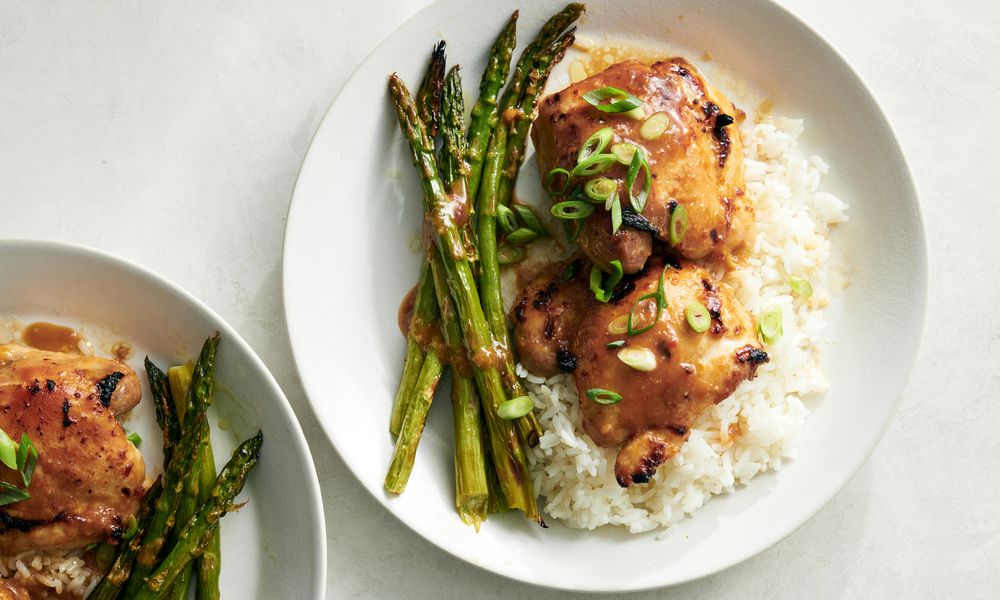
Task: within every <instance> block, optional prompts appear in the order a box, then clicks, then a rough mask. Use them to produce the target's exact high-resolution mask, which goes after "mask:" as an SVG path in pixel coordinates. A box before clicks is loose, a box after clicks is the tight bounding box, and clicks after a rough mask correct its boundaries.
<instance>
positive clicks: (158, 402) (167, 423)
mask: <svg viewBox="0 0 1000 600" xmlns="http://www.w3.org/2000/svg"><path fill="white" fill-rule="evenodd" d="M143 362H144V363H145V365H146V376H147V377H148V378H149V389H150V391H151V392H152V393H153V394H152V395H153V403H154V405H155V406H156V423H157V424H158V425H159V426H160V431H162V432H163V462H164V463H168V462H170V455H171V453H172V452H173V449H174V445H175V444H177V440H178V438H180V437H181V427H180V418H179V417H178V415H177V410H176V408H175V407H174V400H173V396H172V395H171V393H170V382H169V380H168V378H167V375H166V373H164V372H163V371H161V370H160V369H159V368H158V367H157V366H156V365H154V364H153V361H151V360H149V357H148V356H147V357H146V359H145V360H144V361H143Z"/></svg>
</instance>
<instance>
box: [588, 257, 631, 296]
mask: <svg viewBox="0 0 1000 600" xmlns="http://www.w3.org/2000/svg"><path fill="white" fill-rule="evenodd" d="M608 266H610V267H611V270H612V272H611V274H610V275H609V276H608V278H607V279H604V271H602V270H601V268H600V267H598V266H597V265H594V266H592V267H591V268H590V291H592V292H594V298H596V299H597V301H598V302H603V303H605V304H607V303H608V301H610V300H611V295H612V293H613V292H614V290H615V286H616V285H618V282H619V281H621V280H622V275H624V271H622V263H621V261H620V260H613V261H611V262H609V263H608Z"/></svg>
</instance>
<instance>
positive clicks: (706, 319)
mask: <svg viewBox="0 0 1000 600" xmlns="http://www.w3.org/2000/svg"><path fill="white" fill-rule="evenodd" d="M684 318H685V319H687V322H688V325H690V326H691V329H693V330H695V331H697V332H698V333H704V332H706V331H708V327H709V326H710V325H711V324H712V315H711V314H709V312H708V309H707V308H705V305H704V304H702V303H701V302H692V303H691V304H688V305H687V306H686V307H684Z"/></svg>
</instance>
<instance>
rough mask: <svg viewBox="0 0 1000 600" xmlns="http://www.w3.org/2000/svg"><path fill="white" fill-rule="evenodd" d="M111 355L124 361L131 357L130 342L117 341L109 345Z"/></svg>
mask: <svg viewBox="0 0 1000 600" xmlns="http://www.w3.org/2000/svg"><path fill="white" fill-rule="evenodd" d="M111 356H114V357H115V358H116V359H118V360H120V361H122V362H125V361H126V360H128V359H129V358H131V357H132V344H130V343H128V342H118V343H117V344H115V345H114V346H112V347H111Z"/></svg>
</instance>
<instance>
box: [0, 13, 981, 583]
mask: <svg viewBox="0 0 1000 600" xmlns="http://www.w3.org/2000/svg"><path fill="white" fill-rule="evenodd" d="M783 3H784V4H786V5H787V6H788V7H789V8H790V9H791V10H792V11H793V12H795V13H796V14H798V15H800V16H801V17H802V18H803V19H805V20H806V21H807V22H808V23H809V24H810V25H812V26H813V27H814V28H815V29H816V30H818V31H819V32H820V33H821V34H822V35H823V36H825V37H826V38H827V39H828V40H830V41H831V42H832V43H833V44H834V45H835V46H836V47H837V48H838V49H839V50H840V51H841V52H842V53H843V54H844V55H845V56H846V58H847V59H848V60H849V61H850V62H851V63H852V64H853V65H854V66H855V68H856V69H857V70H858V71H859V72H860V73H861V75H862V76H863V77H864V78H865V80H866V81H867V82H868V83H869V85H870V86H871V88H872V90H873V91H874V93H875V96H876V97H877V98H878V99H879V101H880V102H881V103H882V105H883V106H884V107H885V109H886V111H887V113H888V114H889V117H890V120H891V121H892V123H893V125H894V126H895V127H896V130H897V132H898V135H899V137H900V140H901V143H902V145H903V149H904V151H905V153H906V156H907V157H908V159H909V161H910V165H911V167H912V168H913V171H914V173H915V176H916V180H917V187H918V190H919V192H920V196H921V201H922V204H923V209H924V215H925V218H926V220H927V223H928V231H929V233H930V236H929V239H930V249H929V251H930V282H931V283H930V285H931V287H930V298H929V303H928V313H927V315H928V319H927V325H926V329H925V334H924V339H923V344H922V346H921V351H920V354H919V356H918V359H917V364H916V367H915V370H914V373H913V376H912V378H911V380H910V384H909V386H908V387H907V389H906V392H905V398H904V399H903V402H902V404H901V406H900V410H899V413H898V416H897V417H896V419H895V421H894V422H893V424H892V426H891V427H890V429H889V431H888V432H887V434H886V436H885V438H884V439H883V441H882V443H881V444H880V445H879V447H878V449H877V450H876V451H875V453H874V454H873V456H872V457H871V459H870V460H869V461H868V463H867V464H866V465H865V466H864V468H862V469H861V471H860V472H859V473H858V475H857V476H856V477H855V478H854V479H853V480H852V481H851V482H850V483H849V484H848V485H847V487H846V488H844V490H843V491H842V492H841V493H840V494H839V495H838V496H837V497H836V498H835V499H834V500H833V501H832V502H831V503H830V504H829V505H828V506H827V507H826V508H824V509H823V510H822V511H820V512H819V514H817V515H816V517H815V518H813V519H812V520H811V521H809V522H808V523H807V524H806V525H805V526H803V527H802V528H801V529H800V530H798V531H797V532H795V533H794V534H792V535H791V536H789V537H788V538H787V539H786V540H785V541H783V542H781V543H779V544H778V545H776V546H775V547H773V548H771V549H770V550H768V551H766V552H764V553H762V554H761V555H759V556H757V557H756V558H753V559H751V560H749V561H747V562H745V563H743V564H741V565H739V566H736V567H734V568H732V569H730V570H728V571H726V572H723V573H721V574H719V575H716V576H714V577H711V578H708V579H705V580H703V581H698V582H695V583H692V584H689V585H685V586H681V587H679V588H675V589H672V590H668V591H660V592H653V593H647V594H640V595H639V596H640V597H671V598H673V597H677V598H681V597H684V598H749V597H764V596H767V597H774V598H813V597H817V598H834V597H855V598H898V597H907V598H924V597H928V598H987V597H991V598H996V597H998V596H1000V494H998V490H1000V467H998V466H997V463H996V461H997V459H998V458H1000V436H998V435H997V429H998V427H997V424H996V421H997V399H998V394H1000V311H996V312H995V308H996V304H997V302H998V301H1000V267H998V262H1000V261H998V259H1000V252H998V251H997V250H996V241H995V240H996V237H997V232H998V231H1000V210H998V206H1000V196H998V194H997V192H996V191H995V190H996V189H997V185H996V183H995V181H994V179H993V178H994V177H995V176H997V175H1000V160H998V159H1000V152H998V151H997V149H996V144H997V139H1000V117H998V114H997V104H998V101H1000V69H997V67H996V65H997V57H998V56H1000V3H996V2H985V1H976V0H962V1H961V2H940V1H935V0H905V1H904V0H900V1H898V2H895V3H892V4H890V3H877V2H869V1H865V0H842V1H838V2H830V1H828V0H809V1H795V0H783ZM426 4H427V0H365V1H364V2H337V1H330V0H326V1H309V0H294V1H292V0H286V1H284V2H263V1H260V0H240V1H224V2H212V3H204V2H158V1H142V2H106V1H105V2H69V1H67V2H57V1H45V2H43V1H38V0H30V1H27V2H26V1H23V0H11V1H8V0H0V207H2V209H3V210H2V213H0V237H29V238H46V239H55V240H64V241H70V242H77V243H82V244H86V245H90V246H94V247H97V248H101V249H104V250H108V251H111V252H114V253H116V254H119V255H121V256H124V257H127V258H129V259H132V260H135V261H137V262H139V263H142V264H144V265H146V266H147V267H149V268H151V269H153V270H155V271H157V272H159V273H161V274H162V275H164V276H166V277H167V278H169V279H171V280H173V281H174V282H176V283H178V284H180V285H181V286H183V287H185V288H186V289H188V290H189V291H191V292H193V293H194V294H195V295H197V296H198V297H200V298H201V299H203V300H204V301H206V302H207V303H208V304H209V305H211V306H212V307H214V308H215V309H216V310H217V311H218V312H219V313H221V314H222V316H223V318H225V319H226V320H228V321H229V322H230V323H231V324H232V325H233V326H234V327H235V328H236V329H237V330H238V331H240V332H241V333H242V335H243V336H244V337H245V338H246V339H247V341H249V342H250V344H251V345H252V346H253V347H254V348H256V350H257V352H258V353H259V354H260V355H261V357H262V358H263V359H264V361H265V362H266V363H267V365H268V366H269V367H270V369H271V371H272V372H273V373H274V375H275V377H276V378H277V379H278V382H279V383H280V384H281V386H282V387H283V388H284V390H285V392H286V394H287V395H288V398H289V400H290V402H291V404H292V406H293V407H294V409H295V412H296V414H297V415H298V417H299V419H300V420H301V422H302V426H303V429H304V430H305V432H306V435H307V437H308V439H309V443H310V446H311V449H312V452H313V456H314V457H315V459H316V464H317V469H318V471H319V477H320V481H321V483H322V489H323V496H324V501H325V504H326V523H327V531H328V540H329V577H328V582H329V593H328V596H329V597H330V598H370V597H385V598H429V597H436V598H470V597H475V598H512V597H518V598H520V597H523V598H554V597H557V596H560V594H557V593H555V592H548V591H544V590H539V589H536V588H532V587H528V586H525V585H522V584H518V583H514V582H511V581H508V580H505V579H502V578H500V577H497V576H494V575H491V574H488V573H486V572H484V571H480V570H477V569H475V568H472V567H469V566H467V565H466V564H464V563H462V562H460V561H458V560H456V559H453V558H451V557H450V556H448V555H446V554H444V553H443V552H441V551H439V550H437V549H436V548H435V547H434V546H432V545H430V544H429V543H427V542H425V541H423V539H421V538H419V537H417V536H416V535H415V534H413V533H411V532H410V531H409V530H408V529H407V528H406V527H404V526H403V525H401V524H400V523H399V522H397V521H396V520H395V518H393V517H392V516H390V515H389V514H388V513H387V512H386V511H384V510H383V509H382V508H381V507H380V506H379V505H378V504H377V503H376V502H375V501H374V500H373V499H371V498H370V497H369V496H368V494H367V493H366V492H365V491H364V490H363V489H362V488H361V486H360V485H359V484H358V483H357V482H356V481H355V480H354V479H353V477H352V476H351V475H350V474H349V472H348V471H347V469H346V468H345V467H344V464H343V463H342V462H341V460H340V459H339V458H338V457H337V455H336V453H335V452H334V450H333V448H332V447H331V446H330V444H329V442H327V441H326V439H325V438H324V437H323V434H322V433H321V431H320V428H319V426H318V424H317V422H316V420H315V418H314V417H313V414H312V412H311V411H310V409H309V407H308V405H307V403H306V400H305V397H304V395H303V392H302V389H301V387H300V385H299V383H298V380H297V377H296V374H295V368H294V366H293V364H292V360H291V356H290V351H289V346H288V342H287V338H286V332H285V326H284V320H283V318H282V312H281V311H282V307H281V288H280V274H281V242H282V234H283V230H284V220H285V214H286V211H287V208H288V202H289V198H290V195H291V192H292V186H293V184H294V182H295V176H296V173H297V171H298V168H299V164H300V162H301V160H302V157H303V156H304V154H305V151H306V148H307V146H308V144H309V140H310V138H311V136H312V134H313V132H314V131H315V129H316V127H317V125H318V124H319V121H320V119H321V118H322V116H323V114H324V111H325V110H326V108H327V106H328V105H329V103H330V101H331V100H332V99H333V97H334V95H335V94H336V93H337V91H338V89H339V88H340V86H341V85H342V84H343V83H344V82H345V80H346V79H347V77H348V76H349V75H350V74H351V72H352V71H353V70H354V68H355V67H356V66H357V65H358V64H359V63H360V61H361V60H362V59H363V58H364V57H365V56H366V55H367V54H368V52H369V51H371V49H372V48H374V46H375V45H376V44H377V43H378V42H379V41H380V40H381V39H383V38H384V37H385V36H386V35H387V34H388V33H390V32H391V31H392V30H394V29H395V28H396V27H397V26H399V25H400V24H402V23H403V22H404V21H405V20H406V19H407V18H408V17H409V16H410V15H412V14H413V13H415V12H416V11H417V10H419V9H420V8H422V7H423V6H424V5H426ZM0 260H3V257H2V256H0ZM10 284H11V282H0V285H10ZM70 293H71V290H70Z"/></svg>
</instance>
